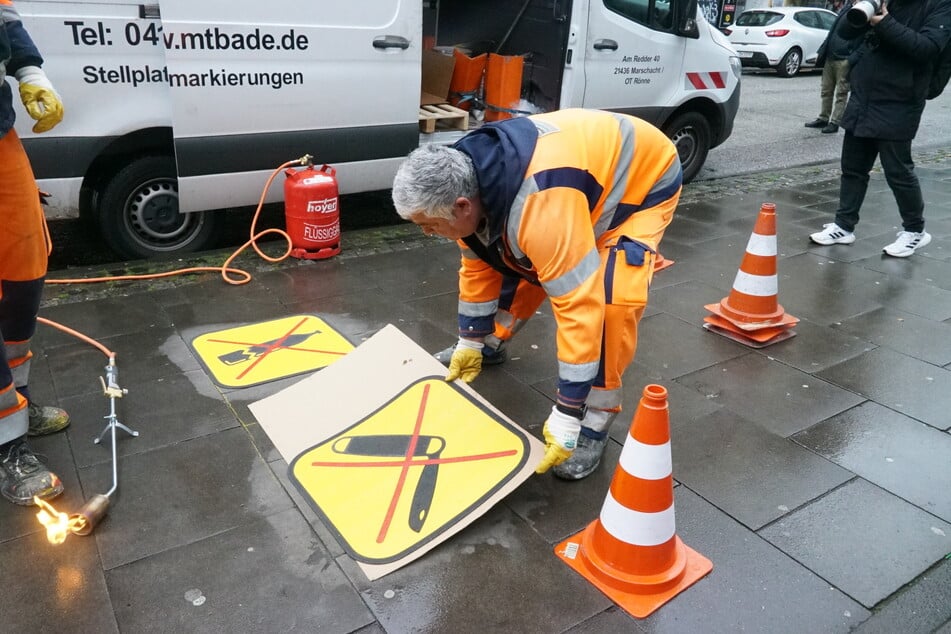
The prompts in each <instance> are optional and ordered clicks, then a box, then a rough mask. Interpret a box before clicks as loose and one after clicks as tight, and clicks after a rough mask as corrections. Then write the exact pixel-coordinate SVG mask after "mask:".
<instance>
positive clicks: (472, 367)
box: [446, 337, 485, 383]
mask: <svg viewBox="0 0 951 634" xmlns="http://www.w3.org/2000/svg"><path fill="white" fill-rule="evenodd" d="M484 346H485V344H484V343H482V342H481V341H475V340H473V339H463V338H462V337H459V341H458V342H457V343H456V348H455V350H453V351H452V359H450V361H449V374H447V375H446V380H447V381H455V380H456V379H460V378H461V379H462V380H463V381H465V382H466V383H472V382H473V381H474V380H475V378H476V377H477V376H479V373H480V372H482V348H483V347H484Z"/></svg>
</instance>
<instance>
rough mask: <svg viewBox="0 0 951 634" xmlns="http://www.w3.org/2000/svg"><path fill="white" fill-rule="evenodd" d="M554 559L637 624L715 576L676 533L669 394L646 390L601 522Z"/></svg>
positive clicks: (653, 387) (707, 563)
mask: <svg viewBox="0 0 951 634" xmlns="http://www.w3.org/2000/svg"><path fill="white" fill-rule="evenodd" d="M555 554H556V555H558V556H559V557H560V558H561V559H562V560H563V561H564V562H565V563H566V564H568V565H569V566H571V567H572V568H573V569H574V570H575V571H576V572H578V573H579V574H581V576H583V577H584V578H585V579H587V580H588V581H590V582H591V583H592V584H594V585H595V586H596V587H597V588H598V589H599V590H601V592H603V593H605V594H606V595H608V597H609V598H610V599H611V600H612V601H614V602H615V603H617V604H618V605H619V606H621V608H623V609H624V610H625V611H627V612H629V613H630V614H632V615H633V616H635V617H638V618H644V617H646V616H648V615H649V614H651V613H652V612H654V610H656V609H657V608H659V607H660V606H662V605H664V604H665V603H667V602H668V601H669V600H670V599H672V598H674V597H675V596H676V595H678V594H680V592H682V591H683V590H685V589H687V588H688V587H690V586H691V585H693V584H694V583H696V582H697V581H698V580H699V579H700V578H701V577H703V576H704V575H706V574H707V573H708V572H710V571H711V570H713V564H712V563H711V562H710V560H709V559H707V558H706V557H704V556H703V555H701V554H699V553H697V552H696V551H694V550H693V549H691V548H689V547H688V546H686V545H685V544H684V543H683V542H682V541H680V538H679V537H677V534H676V529H675V522H674V481H673V474H672V466H671V456H670V420H669V418H668V412H667V388H665V387H663V386H661V385H648V386H647V387H645V388H644V394H643V396H642V397H641V401H640V404H639V405H638V406H637V411H636V412H635V413H634V420H633V422H632V423H631V430H630V432H629V433H628V436H627V440H626V441H625V443H624V449H623V450H622V451H621V458H620V459H619V460H618V466H617V468H616V469H615V471H614V478H613V479H612V480H611V488H610V490H609V491H608V494H607V497H606V498H605V500H604V506H602V508H601V515H600V517H599V518H598V519H596V520H594V521H593V522H591V523H590V524H589V525H588V527H587V528H586V529H584V530H583V531H582V532H580V533H578V534H577V535H575V536H573V537H570V538H569V539H567V540H565V541H563V542H562V543H560V544H558V546H556V547H555Z"/></svg>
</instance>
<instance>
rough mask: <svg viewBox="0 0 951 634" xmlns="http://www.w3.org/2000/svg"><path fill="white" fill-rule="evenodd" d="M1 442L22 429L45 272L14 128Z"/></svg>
mask: <svg viewBox="0 0 951 634" xmlns="http://www.w3.org/2000/svg"><path fill="white" fill-rule="evenodd" d="M0 217H2V218H3V227H2V229H0V340H2V341H3V343H4V345H3V348H4V349H3V350H2V351H0V358H2V363H0V443H3V442H8V441H10V440H14V439H16V438H18V437H20V436H22V435H24V434H26V431H27V426H28V419H27V409H26V405H27V403H26V398H25V396H21V395H19V394H18V393H17V390H16V389H13V388H14V387H16V388H19V389H21V390H22V391H23V392H26V389H27V388H26V385H27V378H28V375H29V359H30V338H31V337H32V336H33V332H34V330H35V328H36V313H37V310H38V308H39V301H40V295H41V293H42V288H43V277H44V276H45V275H46V263H47V254H48V244H49V243H48V239H47V235H46V225H45V223H44V221H43V209H42V207H41V206H40V199H39V191H38V190H37V187H36V181H35V179H34V178H33V170H32V169H31V168H30V162H29V159H28V158H27V156H26V152H24V150H23V145H22V144H21V143H20V139H19V138H18V137H17V134H16V131H15V130H10V131H9V132H7V134H6V135H4V136H3V137H2V138H0Z"/></svg>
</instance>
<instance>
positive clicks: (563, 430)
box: [535, 407, 581, 473]
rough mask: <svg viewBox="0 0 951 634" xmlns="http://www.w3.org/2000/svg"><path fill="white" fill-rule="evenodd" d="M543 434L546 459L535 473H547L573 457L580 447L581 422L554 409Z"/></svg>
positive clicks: (543, 459) (536, 468)
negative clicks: (573, 453) (578, 446)
mask: <svg viewBox="0 0 951 634" xmlns="http://www.w3.org/2000/svg"><path fill="white" fill-rule="evenodd" d="M542 433H543V434H544V436H545V457H544V458H542V461H541V463H539V465H538V466H537V467H535V473H545V472H546V471H548V470H549V469H551V468H552V467H554V466H556V465H560V464H561V463H562V462H564V461H565V460H567V459H568V458H570V457H571V453H572V452H573V451H574V449H575V447H576V446H577V445H578V436H579V434H580V433H581V421H580V420H578V419H577V418H575V417H574V416H569V415H568V414H563V413H562V412H560V411H558V408H556V407H552V408H551V414H550V415H549V416H548V420H546V421H545V426H544V427H543V428H542Z"/></svg>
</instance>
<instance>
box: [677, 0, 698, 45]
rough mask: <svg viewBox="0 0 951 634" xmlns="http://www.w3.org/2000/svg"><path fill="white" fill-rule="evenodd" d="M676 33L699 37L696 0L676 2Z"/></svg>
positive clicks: (682, 35)
mask: <svg viewBox="0 0 951 634" xmlns="http://www.w3.org/2000/svg"><path fill="white" fill-rule="evenodd" d="M677 7H678V8H679V9H680V10H679V11H678V13H677V35H680V36H681V37H689V38H692V39H694V40H697V39H700V27H698V26H697V0H683V1H682V2H678V3H677Z"/></svg>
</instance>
